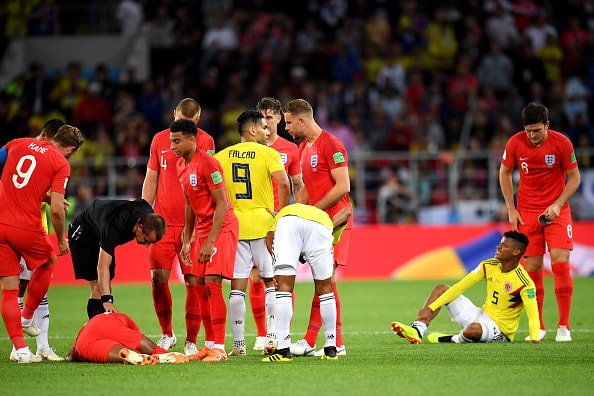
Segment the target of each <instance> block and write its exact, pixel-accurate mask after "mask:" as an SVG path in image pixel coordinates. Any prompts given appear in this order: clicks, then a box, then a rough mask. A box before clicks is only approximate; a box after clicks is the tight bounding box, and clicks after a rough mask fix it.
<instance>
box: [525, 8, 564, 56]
mask: <svg viewBox="0 0 594 396" xmlns="http://www.w3.org/2000/svg"><path fill="white" fill-rule="evenodd" d="M524 36H526V37H528V39H529V40H530V44H531V45H532V49H533V50H534V52H536V53H538V51H540V49H541V48H542V47H544V46H545V45H547V36H553V38H554V39H555V41H557V40H558V39H559V35H558V34H557V29H555V27H554V26H553V25H551V24H550V23H549V22H548V20H547V14H546V12H545V11H541V12H539V14H538V16H537V17H536V22H535V23H534V24H532V25H529V26H528V27H527V28H526V30H525V31H524Z"/></svg>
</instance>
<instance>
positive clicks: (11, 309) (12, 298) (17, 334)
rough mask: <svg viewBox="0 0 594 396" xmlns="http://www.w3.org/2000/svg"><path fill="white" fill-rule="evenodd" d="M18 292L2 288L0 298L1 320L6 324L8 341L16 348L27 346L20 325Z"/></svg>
mask: <svg viewBox="0 0 594 396" xmlns="http://www.w3.org/2000/svg"><path fill="white" fill-rule="evenodd" d="M18 293H19V292H18V290H17V289H3V290H2V300H0V311H1V312H2V320H3V321H4V325H5V326H6V331H7V333H8V336H9V337H10V341H12V344H13V345H14V347H15V348H16V349H17V350H18V349H21V348H26V347H27V344H26V343H25V337H24V336H23V330H22V327H21V310H20V309H19V303H18V300H17V298H18Z"/></svg>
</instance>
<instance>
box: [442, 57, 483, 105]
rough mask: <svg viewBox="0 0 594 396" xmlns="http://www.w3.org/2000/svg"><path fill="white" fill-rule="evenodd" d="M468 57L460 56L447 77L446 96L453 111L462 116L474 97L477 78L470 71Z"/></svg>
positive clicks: (476, 88)
mask: <svg viewBox="0 0 594 396" xmlns="http://www.w3.org/2000/svg"><path fill="white" fill-rule="evenodd" d="M470 66H471V65H470V61H469V59H468V58H466V57H464V56H462V57H461V58H460V59H459V60H458V62H457V63H456V69H455V72H454V74H453V75H452V76H451V77H450V78H449V79H448V82H447V90H446V96H447V99H448V101H449V102H450V105H451V106H452V110H453V113H454V114H455V115H457V116H462V115H464V113H466V111H467V110H468V108H469V103H470V102H473V101H474V99H475V98H476V94H477V90H478V79H477V78H476V76H475V75H474V73H472V70H471V68H470Z"/></svg>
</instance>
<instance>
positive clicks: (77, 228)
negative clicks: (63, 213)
mask: <svg viewBox="0 0 594 396" xmlns="http://www.w3.org/2000/svg"><path fill="white" fill-rule="evenodd" d="M68 244H69V245H70V256H71V257H72V265H73V267H74V278H75V279H84V280H87V281H94V280H97V264H98V263H99V249H100V247H99V238H98V237H97V236H96V235H93V234H92V233H89V232H86V230H85V229H84V228H83V227H82V226H81V225H80V224H79V223H78V222H77V221H76V219H75V220H74V221H73V222H72V224H70V226H69V227H68ZM114 276H115V257H112V258H111V265H110V266H109V279H110V280H111V279H113V278H114Z"/></svg>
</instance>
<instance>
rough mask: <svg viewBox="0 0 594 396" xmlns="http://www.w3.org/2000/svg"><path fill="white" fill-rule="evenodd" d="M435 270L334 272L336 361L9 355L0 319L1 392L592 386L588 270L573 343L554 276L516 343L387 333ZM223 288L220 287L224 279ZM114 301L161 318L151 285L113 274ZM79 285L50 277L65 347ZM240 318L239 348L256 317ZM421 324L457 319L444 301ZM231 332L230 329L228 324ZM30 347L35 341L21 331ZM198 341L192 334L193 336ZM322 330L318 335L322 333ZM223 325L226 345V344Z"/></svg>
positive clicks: (303, 303) (541, 390)
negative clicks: (561, 316) (424, 339)
mask: <svg viewBox="0 0 594 396" xmlns="http://www.w3.org/2000/svg"><path fill="white" fill-rule="evenodd" d="M434 284H435V282H433V281H377V282H342V283H341V284H340V285H339V290H340V295H341V302H342V306H343V332H344V338H345V344H346V345H347V351H348V355H347V356H345V357H341V359H340V360H339V361H337V362H328V361H322V360H320V359H319V358H314V357H301V358H295V359H294V361H293V362H291V363H280V364H265V363H261V362H260V359H261V355H258V354H257V353H256V352H254V351H252V350H251V349H248V354H249V355H248V356H247V357H244V358H243V357H242V358H238V357H235V358H234V357H232V358H230V360H229V361H228V362H225V363H220V364H218V363H214V364H206V363H201V362H190V364H188V365H158V366H124V365H120V364H103V365H101V364H88V363H62V362H55V363H54V362H43V363H40V364H29V365H18V364H16V363H14V362H10V361H9V359H8V355H9V353H10V348H11V345H10V341H9V340H8V338H7V335H6V331H5V329H4V327H3V326H2V330H0V395H2V394H15V393H19V394H41V393H46V392H48V393H51V394H53V395H60V394H76V395H83V394H93V395H102V394H105V395H113V394H124V393H127V394H140V393H150V394H159V393H163V394H173V393H177V394H181V393H182V392H186V393H188V394H199V393H205V394H240V395H261V394H279V393H284V394H290V395H317V394H320V395H338V394H341V395H356V394H374V395H375V394H381V395H384V394H386V395H387V394H404V395H476V394H489V395H506V396H508V395H519V394H521V395H523V396H526V395H539V396H541V395H559V394H562V395H571V394H586V393H588V392H589V391H588V389H590V391H591V390H592V388H593V387H594V316H593V315H592V309H591V304H592V302H593V301H594V278H578V279H575V294H574V302H573V311H572V337H573V339H574V341H573V342H571V343H556V342H555V341H554V337H555V331H554V329H555V327H556V320H557V311H556V303H555V298H554V293H553V283H552V279H547V280H546V290H547V299H546V300H545V321H546V323H547V326H548V328H549V331H548V333H547V339H546V341H545V342H544V343H543V344H542V345H531V344H528V343H526V342H523V341H522V340H523V338H524V337H525V336H526V335H527V323H526V319H525V317H524V318H523V321H522V324H521V325H520V331H519V332H518V335H517V338H516V342H515V343H507V344H468V345H454V344H439V345H431V344H426V343H423V344H421V345H410V344H408V343H406V342H405V340H403V339H401V338H399V337H397V336H396V335H394V334H393V333H392V331H391V329H390V323H391V322H392V321H393V320H399V321H404V322H410V321H411V320H412V319H413V318H414V316H415V314H416V312H417V310H418V308H419V306H420V305H421V304H422V303H423V301H424V300H425V297H426V295H427V294H428V292H429V291H430V290H431V288H432V287H433V285H434ZM225 290H226V291H225V294H228V286H226V289H225ZM312 290H313V285H312V284H310V283H300V284H298V285H297V288H296V296H297V298H296V307H295V308H296V309H295V318H294V321H293V326H292V329H293V337H294V340H296V339H298V338H300V337H301V336H302V335H303V332H304V331H305V328H306V325H307V320H308V317H309V303H310V301H311V294H312ZM184 293H185V292H184V288H183V286H182V285H175V286H174V288H173V296H174V330H176V331H177V335H178V340H179V343H178V345H177V346H176V347H175V348H174V350H179V351H181V350H182V348H183V336H184V320H183V299H184ZM483 293H484V290H483V288H482V287H481V286H475V287H474V288H473V289H471V290H470V291H469V292H468V293H466V295H467V296H468V297H470V298H471V299H472V300H473V301H475V302H476V303H482V300H483V299H484V294H483ZM113 294H114V295H115V297H116V306H117V307H118V308H119V309H120V310H121V311H123V312H126V313H128V314H130V315H131V316H132V317H133V318H134V319H135V320H136V321H137V322H138V324H139V325H140V327H141V329H143V331H144V332H145V334H147V335H148V336H149V337H151V338H153V339H155V340H156V339H158V338H159V336H160V329H159V327H158V324H157V320H156V317H155V314H154V312H153V306H152V300H151V291H150V286H149V285H130V286H128V285H127V286H123V285H116V286H115V288H114V292H113ZM87 298H88V291H87V289H86V287H82V286H80V287H52V288H51V289H50V293H49V300H50V307H51V315H52V321H51V329H50V343H51V345H52V346H53V347H55V348H56V350H57V351H58V352H59V353H60V354H65V353H66V351H67V350H68V349H69V347H70V346H71V344H72V343H73V341H74V338H75V336H76V334H77V332H78V329H79V328H80V326H81V325H82V324H83V323H84V322H85V319H86V299H87ZM249 315H250V312H249V308H248V320H247V325H246V333H247V335H248V337H247V339H248V345H249V348H251V346H252V345H253V341H254V337H255V327H254V325H253V320H250V316H249ZM430 331H457V327H456V325H455V324H454V323H452V322H451V321H450V319H449V316H448V315H447V312H446V311H442V313H441V314H440V315H439V316H438V317H437V318H436V320H435V321H434V322H433V323H432V325H431V327H430ZM227 334H228V335H230V334H231V332H230V330H228V331H227ZM27 341H28V342H29V344H30V345H31V347H32V349H33V350H34V349H35V342H34V341H33V340H30V339H27ZM199 342H200V343H201V342H202V337H201V336H199ZM320 342H321V339H320ZM231 343H232V340H231V337H230V336H228V337H227V348H228V349H229V346H230V345H231Z"/></svg>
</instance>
